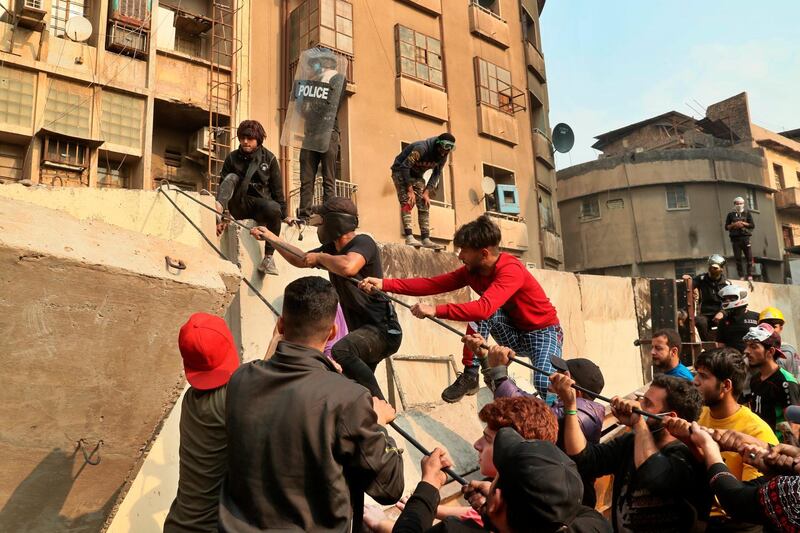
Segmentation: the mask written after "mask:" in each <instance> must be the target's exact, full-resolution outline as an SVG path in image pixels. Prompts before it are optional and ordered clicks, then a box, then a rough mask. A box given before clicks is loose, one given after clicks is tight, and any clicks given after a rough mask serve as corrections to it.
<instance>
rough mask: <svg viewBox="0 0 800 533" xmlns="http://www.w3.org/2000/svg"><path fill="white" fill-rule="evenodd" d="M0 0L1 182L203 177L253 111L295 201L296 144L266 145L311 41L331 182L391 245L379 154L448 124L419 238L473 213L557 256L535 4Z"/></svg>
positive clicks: (392, 206) (152, 183)
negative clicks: (333, 157) (318, 69)
mask: <svg viewBox="0 0 800 533" xmlns="http://www.w3.org/2000/svg"><path fill="white" fill-rule="evenodd" d="M0 2H2V5H3V7H4V10H3V16H2V18H0V44H1V45H2V48H0V59H1V60H2V61H0V83H2V84H3V85H4V90H3V91H0V179H2V180H4V181H18V180H23V179H27V180H30V182H33V183H42V184H45V185H50V186H56V187H57V186H85V187H115V188H130V189H152V188H155V187H157V186H158V185H159V184H160V183H161V181H162V180H164V179H167V180H169V181H170V182H171V183H173V184H176V185H178V186H181V187H183V188H186V189H193V190H200V189H202V188H210V187H213V183H214V181H215V180H216V175H217V174H218V172H219V168H220V163H221V161H222V159H224V157H225V155H226V153H227V151H228V150H229V149H231V148H233V147H235V139H232V137H233V135H232V132H233V131H234V129H235V125H236V124H237V123H238V122H239V121H240V120H242V119H244V118H254V119H257V120H259V121H261V122H262V123H263V124H264V126H265V129H266V131H267V140H266V142H265V145H266V146H267V148H269V149H270V150H271V151H273V152H274V153H275V154H276V156H278V157H279V159H280V161H281V163H282V170H283V174H284V182H285V192H286V193H287V196H289V201H290V206H291V207H292V208H294V207H296V206H297V203H298V198H299V196H298V194H297V193H298V191H297V189H298V186H299V165H298V159H299V157H298V156H299V153H298V152H299V151H298V150H297V149H294V148H291V147H282V146H280V145H279V142H278V140H279V138H280V134H281V128H282V125H283V119H284V114H285V111H286V103H287V101H288V92H289V87H290V86H291V80H292V76H293V72H294V69H295V67H296V61H297V57H298V56H299V51H300V50H303V49H305V48H308V47H312V46H318V45H320V46H326V47H329V48H331V49H333V50H334V52H336V53H337V54H339V55H340V56H342V57H345V58H347V59H348V61H349V67H348V76H347V77H348V84H347V91H346V93H347V98H346V100H345V102H344V104H343V106H342V109H341V111H340V115H339V124H340V127H341V130H342V141H341V151H340V156H339V164H338V165H337V173H338V180H339V182H338V184H337V193H338V194H341V195H347V196H351V197H353V198H354V199H355V200H356V202H357V203H358V205H359V208H360V212H361V217H360V218H361V224H362V230H363V231H368V232H370V233H372V234H373V235H374V236H375V237H376V238H377V239H378V240H381V241H384V242H396V241H399V240H400V238H401V233H402V232H401V223H400V215H399V208H398V206H397V200H396V195H395V191H394V187H393V184H392V182H391V176H390V171H389V167H390V165H391V163H392V160H393V158H394V157H395V156H396V155H397V153H399V152H400V150H401V148H402V146H403V143H407V142H411V141H415V140H419V139H424V138H427V137H431V136H434V135H438V134H439V133H441V132H443V131H449V132H451V133H452V134H454V135H455V136H456V138H457V140H458V142H457V149H456V151H455V152H454V153H453V154H452V155H451V157H450V161H449V164H448V166H447V168H446V170H445V173H444V179H443V180H442V181H441V185H440V187H439V190H438V191H437V194H436V195H435V196H434V202H433V204H434V205H433V207H432V213H431V226H432V228H431V230H432V231H431V232H432V237H433V238H434V239H437V240H439V241H440V242H441V243H442V244H446V245H447V244H449V243H450V241H451V239H452V235H453V232H454V230H455V228H456V227H457V226H458V225H460V224H463V223H465V222H467V221H469V220H472V219H474V218H475V217H476V216H478V215H480V214H482V213H484V212H486V211H488V212H490V214H491V215H492V216H494V217H496V219H497V221H498V223H499V224H500V225H501V227H502V229H503V237H504V239H503V247H504V248H505V249H506V250H508V251H510V252H512V253H514V254H516V255H518V256H520V257H523V258H524V259H525V260H527V261H528V262H530V263H532V264H533V265H536V266H537V267H547V268H560V267H562V264H563V252H562V246H561V238H560V228H559V225H560V224H559V217H558V212H557V202H556V200H555V171H554V162H553V155H552V151H551V148H550V145H549V142H548V141H547V137H549V136H550V129H549V121H548V116H547V114H548V96H547V83H546V81H547V78H546V71H545V64H544V56H543V54H542V52H541V50H542V47H541V38H540V32H539V27H540V26H539V15H540V13H541V10H542V9H543V7H544V1H543V0H539V1H538V2H537V1H535V0H472V1H471V2H464V3H458V4H457V5H456V3H452V4H450V3H447V4H445V2H444V1H443V0H381V1H378V2H375V1H369V0H352V1H350V0H287V1H281V2H267V1H265V0H222V1H216V0H215V1H210V0H170V2H169V3H167V2H166V1H159V0H98V1H96V2H90V1H89V0H0ZM445 5H446V6H447V7H445ZM77 16H83V17H85V18H87V19H88V20H89V21H90V22H91V24H92V31H91V35H90V36H89V38H88V39H87V40H86V41H85V42H76V41H75V40H73V39H72V38H70V35H67V34H66V31H67V30H68V24H67V20H69V19H70V18H72V17H77ZM73 37H74V36H73ZM484 176H490V177H492V178H494V179H495V181H496V182H497V183H498V184H499V185H506V186H513V187H515V188H516V192H517V198H516V200H517V201H516V204H517V205H518V206H519V212H513V209H511V210H510V211H509V210H504V211H506V212H501V210H500V209H499V208H498V206H497V201H496V200H497V195H496V194H494V195H489V196H488V197H484V195H483V193H482V192H481V186H480V184H481V179H482V178H483V177H484ZM506 194H508V193H506ZM509 200H513V198H511V196H509ZM511 203H514V202H513V201H512V202H511Z"/></svg>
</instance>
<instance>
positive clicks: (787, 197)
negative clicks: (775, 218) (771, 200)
mask: <svg viewBox="0 0 800 533" xmlns="http://www.w3.org/2000/svg"><path fill="white" fill-rule="evenodd" d="M775 208H776V209H777V210H778V211H786V212H788V213H791V214H794V215H800V188H798V187H789V188H788V189H783V190H781V191H778V192H776V193H775Z"/></svg>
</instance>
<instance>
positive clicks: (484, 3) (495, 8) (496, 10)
mask: <svg viewBox="0 0 800 533" xmlns="http://www.w3.org/2000/svg"><path fill="white" fill-rule="evenodd" d="M471 3H472V5H474V6H478V7H480V8H482V9H484V10H485V11H488V12H489V13H492V14H493V15H496V16H497V17H499V16H500V0H472V2H471Z"/></svg>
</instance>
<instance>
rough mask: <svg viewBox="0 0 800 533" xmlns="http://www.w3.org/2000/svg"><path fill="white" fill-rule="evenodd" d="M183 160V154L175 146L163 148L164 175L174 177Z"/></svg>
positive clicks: (168, 177)
mask: <svg viewBox="0 0 800 533" xmlns="http://www.w3.org/2000/svg"><path fill="white" fill-rule="evenodd" d="M182 162H183V154H182V153H181V151H180V150H178V149H177V148H165V149H164V177H166V178H167V179H175V178H176V177H177V176H178V174H179V172H180V168H181V163H182Z"/></svg>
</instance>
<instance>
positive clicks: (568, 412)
mask: <svg viewBox="0 0 800 533" xmlns="http://www.w3.org/2000/svg"><path fill="white" fill-rule="evenodd" d="M564 414H565V415H577V414H578V411H577V410H576V409H567V410H566V411H564Z"/></svg>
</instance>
